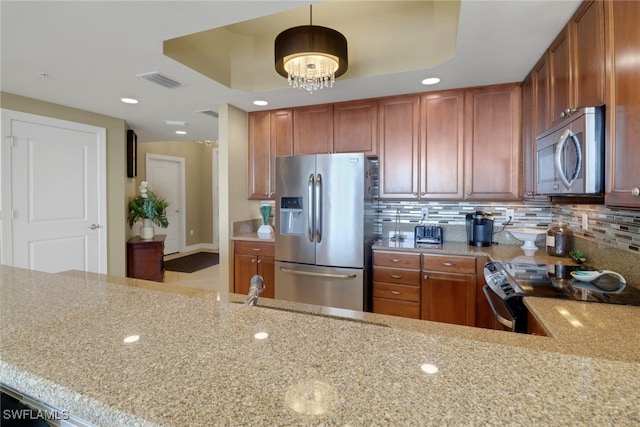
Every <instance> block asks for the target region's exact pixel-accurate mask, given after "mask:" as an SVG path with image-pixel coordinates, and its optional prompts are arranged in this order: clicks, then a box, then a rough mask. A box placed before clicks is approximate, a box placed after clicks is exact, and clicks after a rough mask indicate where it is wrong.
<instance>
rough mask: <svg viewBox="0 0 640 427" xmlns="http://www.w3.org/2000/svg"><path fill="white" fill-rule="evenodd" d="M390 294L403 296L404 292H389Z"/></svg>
mask: <svg viewBox="0 0 640 427" xmlns="http://www.w3.org/2000/svg"><path fill="white" fill-rule="evenodd" d="M389 292H390V293H392V294H393V295H402V292H400V291H389Z"/></svg>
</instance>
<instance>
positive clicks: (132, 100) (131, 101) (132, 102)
mask: <svg viewBox="0 0 640 427" xmlns="http://www.w3.org/2000/svg"><path fill="white" fill-rule="evenodd" d="M120 101H122V102H124V103H125V104H137V103H138V100H137V99H133V98H120Z"/></svg>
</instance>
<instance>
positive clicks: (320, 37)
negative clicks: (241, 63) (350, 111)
mask: <svg viewBox="0 0 640 427" xmlns="http://www.w3.org/2000/svg"><path fill="white" fill-rule="evenodd" d="M311 11H312V9H311V6H310V7H309V12H310V17H309V21H310V25H302V26H299V27H294V28H289V29H288V30H284V31H283V32H281V33H280V34H278V36H277V37H276V40H275V43H274V52H275V66H276V71H277V72H278V74H280V75H281V76H283V77H286V78H287V81H288V82H289V86H293V87H296V88H301V89H306V90H308V91H309V92H313V91H314V90H318V89H322V88H325V87H333V83H334V81H335V78H336V77H340V76H341V75H343V74H344V73H345V72H346V71H347V68H348V65H349V62H348V59H347V39H346V38H345V37H344V36H343V35H342V34H341V33H339V32H338V31H336V30H334V29H332V28H327V27H321V26H318V25H313V24H312V20H311V16H312V15H311Z"/></svg>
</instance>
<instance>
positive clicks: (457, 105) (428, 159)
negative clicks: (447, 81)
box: [418, 90, 464, 200]
mask: <svg viewBox="0 0 640 427" xmlns="http://www.w3.org/2000/svg"><path fill="white" fill-rule="evenodd" d="M463 114H464V91H462V90H455V91H446V92H432V93H427V94H424V95H422V97H421V99H420V147H419V151H420V165H419V170H420V180H419V183H418V184H419V191H420V198H422V199H438V200H441V199H462V198H463V191H464V188H463V172H464V170H463V167H462V165H463V163H462V162H463V157H464V156H463V144H464V139H463V133H464V132H463V126H464V121H463Z"/></svg>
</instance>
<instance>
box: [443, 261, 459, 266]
mask: <svg viewBox="0 0 640 427" xmlns="http://www.w3.org/2000/svg"><path fill="white" fill-rule="evenodd" d="M442 265H444V266H445V267H453V266H454V265H456V263H455V262H443V263H442Z"/></svg>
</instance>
